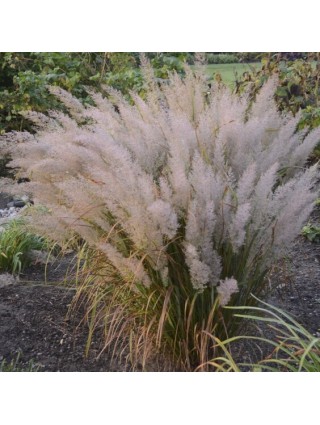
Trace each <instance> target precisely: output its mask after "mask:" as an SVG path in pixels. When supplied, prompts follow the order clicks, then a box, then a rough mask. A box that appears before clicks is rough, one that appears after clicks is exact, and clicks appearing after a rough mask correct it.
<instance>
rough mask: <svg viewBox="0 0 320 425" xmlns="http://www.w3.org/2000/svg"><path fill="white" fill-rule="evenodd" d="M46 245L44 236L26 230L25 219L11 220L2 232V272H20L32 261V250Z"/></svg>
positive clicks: (0, 260)
mask: <svg viewBox="0 0 320 425" xmlns="http://www.w3.org/2000/svg"><path fill="white" fill-rule="evenodd" d="M46 246H47V242H46V241H45V239H44V238H43V237H40V236H37V235H35V234H33V233H30V232H28V231H27V230H26V228H25V223H24V222H23V220H21V219H15V220H11V221H10V222H9V223H8V224H7V225H5V226H4V230H2V231H1V233H0V272H10V273H13V274H20V273H21V271H23V269H24V268H25V267H26V266H27V265H28V264H30V263H31V261H32V258H31V256H30V253H31V252H32V250H41V249H44V248H45V247H46Z"/></svg>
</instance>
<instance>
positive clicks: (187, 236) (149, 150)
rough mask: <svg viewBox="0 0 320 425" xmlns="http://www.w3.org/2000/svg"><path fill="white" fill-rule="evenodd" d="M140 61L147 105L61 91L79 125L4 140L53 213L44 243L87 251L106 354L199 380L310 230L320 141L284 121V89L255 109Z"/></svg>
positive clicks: (192, 78) (64, 118)
mask: <svg viewBox="0 0 320 425" xmlns="http://www.w3.org/2000/svg"><path fill="white" fill-rule="evenodd" d="M142 62H143V67H142V73H143V75H144V77H145V93H146V96H145V99H142V98H141V97H139V96H138V95H137V94H136V93H134V92H131V101H130V102H129V101H128V100H127V99H126V98H124V97H123V96H122V95H121V94H120V93H119V92H117V91H115V90H114V89H111V88H108V87H106V88H105V90H106V92H107V93H108V96H107V97H103V96H102V95H100V94H99V93H95V92H91V91H90V95H91V97H92V100H93V102H94V104H95V106H88V107H86V108H85V107H84V106H83V105H82V104H81V103H80V102H79V101H78V100H77V99H75V98H73V97H72V96H71V95H70V94H69V93H67V92H65V91H63V90H61V89H59V88H57V87H51V88H50V91H51V93H52V94H53V95H55V96H57V97H58V98H59V100H60V101H61V102H63V103H64V105H65V107H66V108H67V109H68V111H69V114H68V115H66V114H63V113H61V112H50V116H49V117H47V116H44V115H41V114H39V113H32V112H29V113H27V114H26V115H25V116H26V118H28V119H31V120H32V121H33V122H34V124H35V125H36V127H37V133H36V134H35V135H32V134H29V133H26V132H23V133H15V134H11V135H9V136H7V137H6V141H7V142H10V141H11V143H14V149H12V150H11V155H12V158H13V161H12V163H11V166H12V167H15V168H17V169H19V170H20V171H19V175H20V176H21V177H27V178H28V179H30V182H26V183H23V184H22V185H20V188H19V190H20V191H21V186H25V188H26V190H27V191H28V192H31V193H32V194H33V199H34V201H35V203H38V204H39V203H40V204H42V205H45V206H46V209H43V211H42V212H41V214H40V215H39V216H38V217H37V218H36V219H35V220H34V222H33V226H34V228H35V229H36V231H37V232H40V234H43V235H47V236H49V237H50V239H53V240H55V241H56V242H57V243H59V242H61V241H62V240H65V239H66V238H69V237H72V236H74V235H75V234H76V235H78V237H79V238H81V240H83V241H85V242H86V244H87V246H88V247H89V248H88V249H89V255H88V260H87V262H86V264H87V267H88V277H87V279H86V280H85V281H84V283H83V285H82V286H81V287H80V289H79V294H80V295H81V296H85V297H86V301H87V306H88V307H87V308H88V319H89V320H90V326H91V330H92V332H93V331H94V328H95V326H101V325H102V326H103V327H104V329H105V346H104V347H105V349H106V348H108V347H115V348H114V353H115V355H121V354H128V359H130V362H131V364H132V366H133V368H135V367H142V368H143V369H148V367H150V364H156V362H158V365H159V366H158V367H159V368H163V369H166V370H170V369H175V370H194V369H195V368H197V367H198V366H199V365H200V364H205V363H206V362H208V360H209V359H210V358H212V356H213V354H214V353H212V336H214V337H216V338H219V339H220V340H223V339H225V338H226V337H231V336H233V335H235V334H236V332H237V329H238V326H239V319H237V318H234V317H233V315H232V313H231V311H230V310H227V309H223V306H225V305H235V306H237V305H248V306H250V305H251V304H254V303H255V299H254V298H253V297H251V296H250V294H251V293H253V294H255V295H256V296H259V295H261V293H262V292H263V291H264V289H265V282H266V280H265V277H266V274H267V273H268V271H269V269H270V267H271V265H272V264H273V263H274V262H275V261H276V260H277V259H278V258H279V257H281V256H282V255H283V253H284V250H285V247H286V246H288V245H289V244H290V242H291V241H292V240H293V239H294V237H295V236H297V235H298V234H299V232H300V229H301V226H302V224H303V223H304V222H305V221H306V220H307V218H308V216H309V214H310V212H311V210H312V208H313V205H314V201H315V199H316V198H317V196H318V194H317V189H316V186H315V181H316V179H317V176H318V171H317V166H316V165H314V166H312V167H310V168H305V164H306V161H307V158H308V156H309V154H310V152H311V151H312V150H313V148H314V146H315V145H316V144H317V143H318V141H319V139H320V129H313V130H312V131H306V130H302V131H298V130H297V125H298V123H299V120H300V114H299V113H298V114H296V116H292V115H291V114H290V113H289V112H288V113H286V114H284V113H281V112H279V111H278V108H277V106H276V104H275V101H274V93H275V90H276V87H277V80H276V79H274V78H271V79H269V80H268V82H267V83H266V84H265V85H264V86H263V87H262V89H261V90H260V92H259V93H258V94H257V96H256V99H255V102H254V103H253V104H252V102H251V101H250V99H249V95H248V94H247V93H244V94H242V95H241V96H239V95H237V94H232V93H231V92H230V91H229V89H228V88H226V87H223V86H222V85H219V84H214V85H212V87H211V88H209V87H208V85H207V81H206V77H205V76H204V75H203V74H202V73H201V72H200V71H197V70H196V71H195V72H194V71H192V70H190V69H189V68H188V67H186V69H185V77H184V78H183V79H182V78H181V77H180V76H179V75H177V74H175V73H172V74H171V75H170V80H169V82H165V83H164V82H162V83H160V82H158V81H157V80H156V79H155V78H154V77H153V73H152V68H151V67H150V66H149V64H148V62H147V61H145V60H144V59H142ZM80 295H79V297H80ZM89 345H90V342H89V344H88V346H89Z"/></svg>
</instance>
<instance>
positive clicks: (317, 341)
mask: <svg viewBox="0 0 320 425" xmlns="http://www.w3.org/2000/svg"><path fill="white" fill-rule="evenodd" d="M257 301H259V303H261V304H262V305H264V306H265V307H254V306H251V307H245V306H238V307H226V309H229V310H232V311H235V312H238V311H239V312H241V311H243V313H242V314H241V313H235V317H238V318H241V319H243V320H245V321H253V323H257V324H259V322H260V323H262V324H265V325H266V326H267V327H268V329H269V330H270V331H272V334H273V335H274V337H273V338H266V337H263V336H260V337H258V336H252V335H246V336H242V335H239V336H236V337H232V338H229V339H227V340H224V341H217V340H216V339H215V338H214V337H213V338H212V341H213V345H214V346H217V347H220V348H222V352H223V354H224V356H223V355H222V356H220V357H217V358H214V359H212V360H211V361H209V362H208V364H207V365H206V367H209V366H211V367H214V368H216V369H217V370H219V371H223V372H226V371H234V372H239V371H241V370H244V368H245V370H250V371H254V372H263V371H265V372H320V338H319V337H315V336H314V335H312V334H311V333H310V332H309V331H307V330H306V329H305V328H304V327H303V326H302V325H301V324H300V323H298V322H297V321H296V320H295V319H293V318H292V317H291V316H290V315H288V314H287V313H285V312H284V311H283V310H281V309H279V308H277V307H274V306H272V305H270V304H268V303H265V302H262V301H261V300H257ZM244 340H247V341H251V342H255V343H256V344H257V345H258V346H259V345H261V344H263V345H264V351H265V352H266V351H269V355H268V356H265V357H264V358H263V359H262V360H261V361H259V362H258V363H255V364H254V363H245V362H241V361H238V362H236V361H235V360H234V358H233V357H232V354H231V353H232V348H233V345H234V344H235V343H237V342H239V341H244Z"/></svg>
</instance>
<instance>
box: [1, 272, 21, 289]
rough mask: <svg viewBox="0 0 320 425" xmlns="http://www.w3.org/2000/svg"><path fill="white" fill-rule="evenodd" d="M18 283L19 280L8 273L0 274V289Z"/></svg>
mask: <svg viewBox="0 0 320 425" xmlns="http://www.w3.org/2000/svg"><path fill="white" fill-rule="evenodd" d="M17 283H19V278H18V277H15V276H13V275H12V274H10V273H3V274H0V288H4V287H6V286H9V285H15V284H17Z"/></svg>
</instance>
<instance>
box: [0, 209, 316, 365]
mask: <svg viewBox="0 0 320 425" xmlns="http://www.w3.org/2000/svg"><path fill="white" fill-rule="evenodd" d="M312 221H313V222H314V223H316V224H317V225H319V221H320V211H319V209H318V210H317V211H315V212H314V213H313V215H312ZM74 266H75V260H74V257H73V255H72V253H71V254H69V255H67V256H66V257H64V258H60V259H58V260H57V261H56V262H54V263H53V264H50V265H48V267H47V270H46V272H47V275H46V278H45V266H44V265H41V264H37V265H34V266H31V267H30V268H28V270H26V271H25V273H24V274H23V275H22V276H21V281H23V283H20V284H18V285H13V286H8V287H5V288H0V362H1V360H2V359H6V360H8V361H10V360H11V359H13V358H15V356H16V355H17V353H18V352H21V357H20V358H21V360H20V363H21V365H22V366H23V365H24V364H27V363H28V362H29V361H30V360H33V361H34V362H35V363H38V364H40V365H42V368H41V370H44V371H124V370H126V367H125V365H124V364H116V363H112V362H111V359H110V354H106V353H104V354H102V355H101V356H100V357H99V353H100V351H101V349H102V346H101V341H102V338H101V335H99V334H96V335H95V337H94V339H93V341H92V345H91V350H90V354H89V357H88V358H86V357H85V355H84V353H85V346H86V341H87V335H88V329H87V327H86V326H85V325H82V326H78V325H79V323H80V322H81V319H82V317H83V315H84V313H83V312H82V311H78V312H77V313H76V314H75V315H73V316H72V321H71V320H68V318H67V313H68V309H69V306H70V304H71V302H72V299H73V297H74V294H75V291H74V289H72V288H69V289H68V288H66V287H59V286H57V285H56V282H58V281H61V280H63V279H64V277H65V274H66V272H67V271H68V273H69V277H68V278H67V280H68V281H69V282H72V280H73V272H72V270H73V267H74ZM45 281H46V284H44V282H45ZM270 284H271V286H273V287H276V289H275V290H274V292H273V293H272V294H271V295H269V296H268V297H267V301H268V302H269V303H271V304H273V305H276V306H278V307H280V308H281V309H283V310H285V311H287V312H288V313H290V314H291V315H292V316H294V317H295V318H296V319H297V320H298V321H299V322H300V323H301V324H302V325H304V326H305V327H306V329H307V330H309V331H310V332H311V333H313V334H315V335H317V334H318V333H319V332H320V244H314V243H311V242H309V241H308V240H306V239H305V238H304V237H302V236H299V237H298V238H297V239H296V241H295V243H294V245H293V247H292V248H291V249H290V251H289V256H288V259H287V260H286V261H283V262H282V263H281V264H280V265H279V267H278V269H277V270H275V271H274V273H273V274H271V276H270ZM318 335H319V334H318ZM242 349H244V350H246V352H243V353H238V354H240V357H241V356H242V358H243V360H251V361H252V360H259V355H260V354H259V349H256V348H255V347H252V351H250V350H249V351H248V346H243V347H242ZM264 354H266V353H264ZM261 355H262V354H261ZM236 357H238V358H239V356H236Z"/></svg>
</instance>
